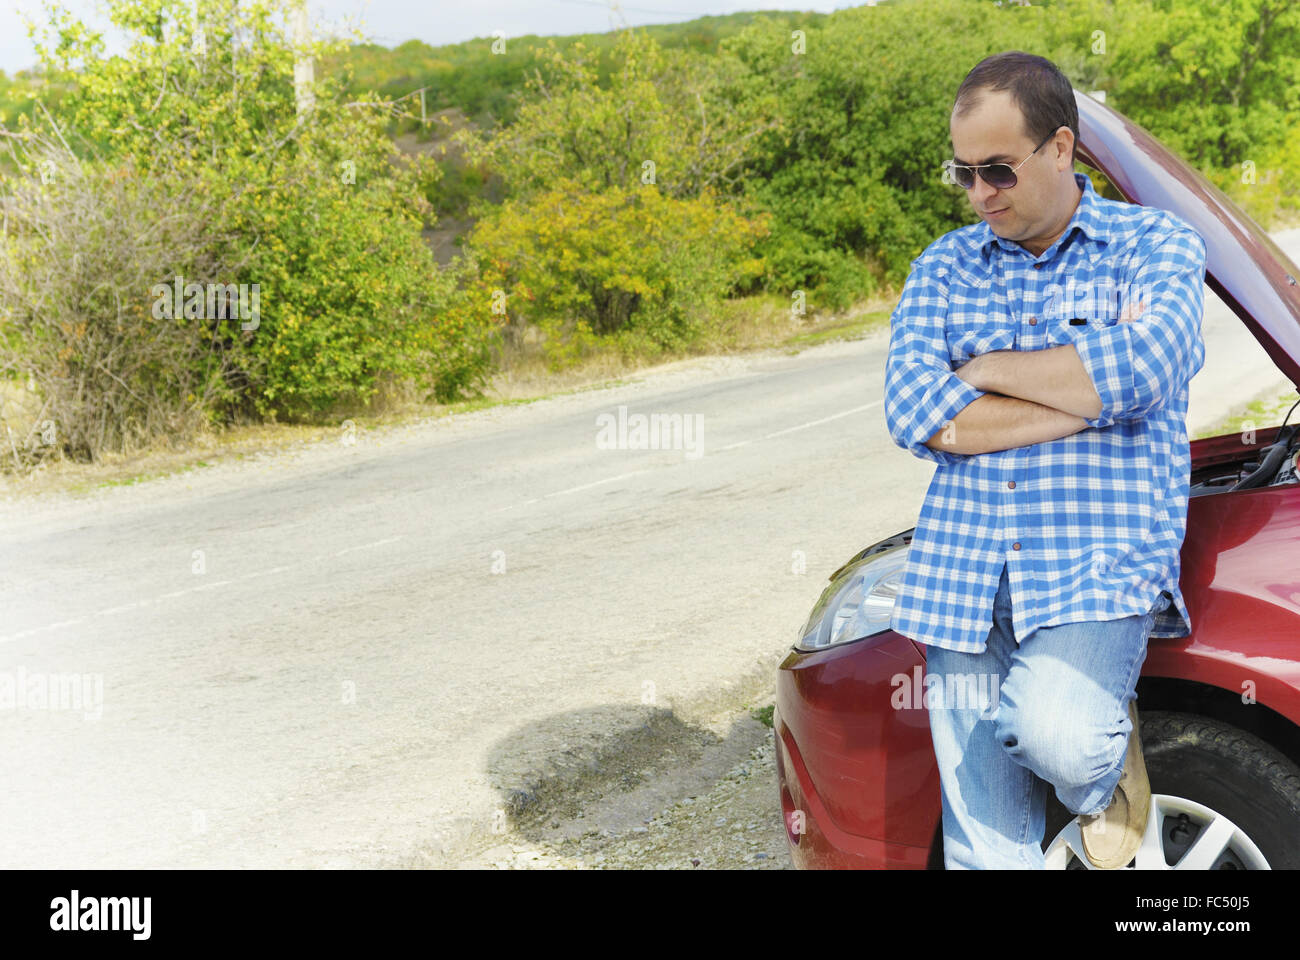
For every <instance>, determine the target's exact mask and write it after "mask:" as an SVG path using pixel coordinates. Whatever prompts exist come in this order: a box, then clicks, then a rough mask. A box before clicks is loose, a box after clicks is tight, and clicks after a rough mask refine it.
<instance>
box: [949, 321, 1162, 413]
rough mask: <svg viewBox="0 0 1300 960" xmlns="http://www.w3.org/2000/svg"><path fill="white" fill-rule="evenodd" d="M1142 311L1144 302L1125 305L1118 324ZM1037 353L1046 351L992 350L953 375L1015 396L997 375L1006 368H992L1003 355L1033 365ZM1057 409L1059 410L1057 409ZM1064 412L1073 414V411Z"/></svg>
mask: <svg viewBox="0 0 1300 960" xmlns="http://www.w3.org/2000/svg"><path fill="white" fill-rule="evenodd" d="M1144 310H1146V303H1145V302H1144V301H1139V302H1138V303H1136V304H1133V303H1126V304H1124V309H1123V310H1122V311H1120V316H1119V322H1120V323H1128V322H1129V321H1132V320H1136V319H1137V318H1138V317H1140V316H1141V315H1142V313H1143V311H1144ZM1065 346H1069V344H1065ZM1052 349H1059V348H1048V350H1052ZM1039 352H1047V351H1036V350H993V351H991V352H989V353H984V354H980V355H979V356H975V357H971V358H970V360H968V361H967V362H966V363H964V364H962V365H961V366H960V367H957V368H956V369H955V370H954V371H953V373H955V374H956V375H957V376H958V377H959V378H960V379H962V380H965V381H966V382H967V383H969V384H970V385H971V386H972V387H974V388H975V389H976V390H983V391H984V392H986V393H995V394H1001V395H1004V396H1016V395H1017V394H1007V393H1004V390H1005V389H1007V388H1006V386H1005V385H1004V383H1003V380H1002V378H1001V377H999V376H998V375H997V374H998V373H999V372H1000V373H1001V374H1002V376H1005V375H1006V372H1007V371H1006V368H1005V367H1003V368H1002V369H1001V370H1000V371H999V370H995V369H994V368H995V367H996V366H997V365H998V364H999V363H1000V361H1001V358H1002V356H1003V355H1005V354H1014V355H1015V356H1016V362H1017V363H1033V362H1034V360H1033V357H1034V354H1036V353H1039ZM1075 364H1078V360H1077V358H1076V359H1075V361H1074V364H1072V365H1071V369H1073V366H1074V365H1075ZM1026 399H1028V398H1026ZM1032 399H1033V400H1034V402H1036V403H1041V404H1043V405H1044V406H1054V404H1050V403H1046V402H1045V401H1044V400H1043V399H1042V398H1040V397H1034V398H1032ZM1057 409H1060V408H1059V407H1058V408H1057ZM1066 412H1067V413H1075V411H1073V410H1070V411H1066ZM1076 415H1077V414H1076Z"/></svg>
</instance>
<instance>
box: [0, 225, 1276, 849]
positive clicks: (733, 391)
mask: <svg viewBox="0 0 1300 960" xmlns="http://www.w3.org/2000/svg"><path fill="white" fill-rule="evenodd" d="M1297 238H1300V234H1297V232H1294V231H1293V232H1292V237H1291V238H1290V242H1291V243H1292V245H1293V247H1294V245H1295V240H1296V239H1297ZM1213 311H1214V308H1213V307H1211V310H1210V311H1209V312H1207V317H1206V327H1205V331H1206V339H1207V354H1210V359H1209V360H1207V367H1206V370H1205V371H1204V372H1203V374H1202V375H1201V376H1198V377H1197V378H1196V380H1194V381H1193V397H1194V399H1193V412H1194V416H1192V417H1189V421H1191V423H1190V425H1191V426H1192V427H1193V429H1194V427H1195V421H1196V418H1197V417H1199V418H1201V419H1202V420H1204V419H1209V418H1212V417H1214V416H1218V415H1219V414H1220V413H1223V412H1227V411H1228V410H1229V409H1230V408H1231V407H1232V406H1233V405H1235V404H1236V403H1240V402H1243V401H1244V400H1246V399H1249V398H1250V397H1252V396H1254V395H1255V394H1257V393H1259V392H1261V390H1263V389H1264V388H1265V387H1268V386H1270V385H1274V386H1275V385H1276V384H1278V383H1279V382H1280V381H1281V380H1282V378H1281V376H1280V374H1278V373H1277V371H1276V369H1275V368H1273V367H1272V365H1271V364H1270V363H1269V362H1268V361H1267V358H1266V357H1264V355H1263V353H1262V351H1260V350H1259V349H1258V347H1257V346H1256V345H1255V344H1254V341H1253V340H1250V339H1249V338H1245V339H1243V338H1242V336H1241V331H1240V327H1239V324H1237V323H1236V321H1235V319H1233V318H1228V317H1216V315H1215V314H1214V312H1213ZM1234 329H1235V330H1236V333H1235V334H1234ZM1211 344H1213V351H1211V350H1210V349H1209V347H1210V345H1211ZM886 345H887V334H886V333H883V332H882V333H879V334H877V335H875V336H874V337H872V338H869V339H867V340H863V341H856V342H852V343H840V344H829V345H825V346H822V347H817V348H814V349H811V350H808V351H805V352H804V353H802V354H799V355H798V356H786V355H784V354H779V353H774V354H764V355H754V356H750V357H746V358H730V359H719V360H711V361H698V362H693V363H688V364H681V365H675V366H674V367H672V368H669V369H667V370H664V371H660V372H657V373H653V374H650V375H647V376H646V377H645V378H643V379H642V380H640V381H638V382H634V383H631V384H628V385H624V386H619V387H615V388H611V389H607V390H599V391H589V392H584V393H578V394H573V395H569V396H565V397H558V398H554V399H551V400H548V401H543V402H539V403H535V404H531V405H527V406H521V407H509V408H500V409H494V410H487V411H480V412H478V413H475V414H469V415H464V416H459V417H456V418H454V419H452V420H449V421H446V420H445V421H440V422H435V423H429V424H425V425H413V426H409V427H403V428H394V429H390V430H386V431H375V432H362V433H360V434H357V435H355V442H348V441H349V439H351V438H352V435H350V434H347V433H341V434H340V436H339V438H338V441H337V442H331V443H326V444H320V445H318V446H316V447H313V448H311V449H307V450H303V451H301V452H300V453H298V454H296V455H293V456H288V455H286V456H277V457H272V458H269V459H267V460H265V461H260V462H244V463H227V464H220V465H218V466H215V467H212V468H210V469H206V470H202V471H199V472H197V473H190V474H183V475H179V476H174V477H170V478H166V479H163V480H158V481H152V482H149V483H144V484H140V485H137V486H133V487H125V488H112V489H107V490H103V491H101V492H99V493H97V494H96V495H94V496H92V497H88V498H81V499H72V498H67V497H59V498H53V499H50V498H46V499H42V500H38V501H29V500H25V499H18V500H11V501H10V502H8V503H6V504H4V505H3V506H0V530H2V531H3V533H2V534H0V781H2V782H3V783H4V784H5V789H4V790H3V791H0V822H3V823H4V824H5V826H6V829H5V830H4V831H3V835H2V836H0V863H2V864H4V865H5V866H8V867H43V868H57V869H64V868H73V867H83V868H95V867H122V868H133V867H164V868H166V867H227V866H249V867H278V866H288V867H325V866H340V867H341V866H346V867H369V866H399V865H403V866H409V865H430V866H442V865H453V864H457V863H461V862H464V861H465V860H466V859H467V857H468V856H469V854H470V852H471V851H475V850H482V849H486V848H487V847H490V846H492V845H493V844H494V843H497V842H499V840H500V830H501V828H502V826H503V825H504V822H505V813H504V811H506V810H507V809H514V808H516V807H521V806H523V807H526V806H527V804H528V802H530V801H541V800H545V799H546V798H548V797H550V798H551V799H554V798H555V797H556V796H558V795H560V794H561V793H562V792H563V789H564V785H565V784H567V783H570V782H577V779H579V778H582V777H598V776H602V775H605V774H608V773H610V772H611V771H616V768H617V764H616V763H615V762H614V760H613V759H612V758H613V757H615V756H617V755H619V753H620V751H621V752H624V753H627V752H631V753H635V752H636V751H637V750H640V751H641V752H642V757H641V758H640V759H638V762H640V760H641V759H644V757H646V756H649V755H650V754H652V753H653V752H654V751H655V749H656V745H657V744H659V743H660V742H664V741H666V740H668V739H671V738H673V737H674V736H676V735H677V734H679V733H681V732H683V731H685V732H688V733H689V732H698V731H700V730H704V729H706V728H707V727H708V726H709V725H710V724H711V723H716V722H718V719H719V718H722V717H726V716H728V715H731V714H733V713H734V711H735V710H736V709H737V708H738V707H740V706H742V705H743V704H745V703H748V702H752V701H753V700H755V699H759V698H761V697H762V696H763V695H764V693H765V692H767V691H769V690H770V688H771V685H772V677H773V670H774V667H775V665H776V663H778V662H779V660H780V659H781V658H782V657H783V656H784V654H785V652H786V651H787V650H788V649H789V646H790V644H791V642H792V641H793V640H794V639H795V636H796V632H797V630H798V628H799V627H800V626H801V625H802V622H803V618H804V617H805V616H806V614H807V611H808V608H809V607H810V605H811V604H812V602H813V601H814V600H815V599H816V597H817V595H818V594H819V593H820V591H821V588H822V586H823V585H824V582H825V578H826V576H827V574H829V573H830V572H831V571H832V570H834V569H835V568H836V567H838V566H839V565H840V564H841V563H842V562H843V561H844V560H846V559H847V558H848V557H849V556H850V555H852V554H853V553H854V552H856V551H857V550H859V549H861V548H862V547H863V546H866V545H867V544H869V543H872V542H874V541H876V540H878V539H880V538H882V537H885V536H888V535H890V534H893V533H895V532H897V531H899V530H902V529H906V528H907V527H910V526H912V525H913V523H914V522H915V517H916V514H917V511H918V509H919V507H920V503H921V498H922V496H923V494H924V491H925V487H926V483H927V481H928V479H929V477H930V474H931V471H932V469H933V468H932V465H931V464H929V463H927V462H923V461H920V460H917V459H915V458H912V457H910V456H908V455H907V454H905V453H904V452H903V451H901V450H899V449H898V448H897V447H896V446H894V444H893V443H892V441H891V440H890V438H889V435H888V433H887V431H886V429H885V425H884V419H883V412H882V390H883V384H882V378H883V369H884V351H885V348H886ZM1251 348H1254V350H1255V354H1252V352H1251ZM1261 358H1262V359H1261ZM1261 365H1262V370H1261ZM1220 369H1221V371H1222V372H1216V370H1220ZM1270 371H1271V372H1270ZM620 405H622V406H624V407H625V408H626V413H627V414H628V415H635V414H661V415H672V414H681V415H682V416H683V417H685V418H692V419H691V420H690V421H689V422H691V423H692V424H698V427H699V432H698V434H696V435H694V436H693V437H691V439H693V440H696V439H697V440H698V441H699V445H698V446H697V447H694V448H690V449H688V448H686V446H687V445H686V444H683V445H682V448H678V449H627V448H621V449H620V448H618V446H617V445H615V447H614V448H612V449H609V448H606V447H607V446H608V445H607V444H605V443H604V442H603V441H604V440H606V439H608V438H609V437H608V435H607V433H608V431H607V432H606V433H602V428H601V422H600V420H599V418H600V416H601V415H608V416H610V417H612V418H613V420H614V424H615V428H617V422H618V417H619V408H620ZM696 418H698V419H696ZM684 422H685V421H684ZM615 433H616V429H615ZM679 436H680V435H679ZM60 681H64V682H70V681H75V682H76V687H77V691H78V693H84V694H86V697H85V698H84V699H81V700H75V701H69V702H67V703H66V704H64V705H60V704H58V703H57V694H58V692H59V691H58V689H57V688H58V685H59V682H60ZM51 687H53V688H54V689H55V694H56V697H55V701H56V702H55V703H53V704H51V703H49V702H44V703H43V702H42V701H41V695H42V693H43V692H45V693H48V691H49V690H50V689H51ZM70 689H71V688H68V689H67V690H65V691H64V692H70ZM6 697H7V698H8V699H6ZM611 744H613V745H615V749H614V750H613V751H612V752H609V751H607V752H605V753H602V751H603V750H606V748H608V747H609V746H610V745H611ZM557 785H558V786H557ZM548 791H549V793H548ZM773 798H775V793H774V792H773ZM773 802H774V803H775V799H774V800H773Z"/></svg>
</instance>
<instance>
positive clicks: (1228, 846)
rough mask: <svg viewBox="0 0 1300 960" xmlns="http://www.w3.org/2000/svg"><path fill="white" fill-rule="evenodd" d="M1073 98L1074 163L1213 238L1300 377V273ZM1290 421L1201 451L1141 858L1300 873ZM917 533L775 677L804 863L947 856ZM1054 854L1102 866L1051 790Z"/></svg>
mask: <svg viewBox="0 0 1300 960" xmlns="http://www.w3.org/2000/svg"><path fill="white" fill-rule="evenodd" d="M1075 96H1076V99H1077V101H1078V105H1079V156H1080V159H1081V160H1082V161H1083V162H1084V163H1086V164H1087V165H1089V166H1091V167H1094V168H1096V169H1097V170H1100V171H1101V172H1102V173H1103V174H1105V175H1106V177H1107V178H1109V180H1110V181H1111V183H1112V184H1113V185H1114V186H1115V187H1116V188H1117V189H1118V190H1119V191H1120V193H1121V194H1123V196H1124V199H1126V200H1128V201H1129V202H1131V203H1139V204H1146V205H1153V206H1157V207H1161V208H1163V209H1165V210H1169V211H1171V212H1173V213H1176V214H1177V215H1178V216H1180V217H1182V218H1183V219H1184V220H1186V221H1187V222H1188V223H1190V224H1191V225H1192V226H1194V227H1195V228H1196V229H1197V230H1198V231H1199V232H1200V234H1201V236H1203V237H1204V238H1205V241H1206V245H1207V253H1208V260H1207V266H1206V282H1207V283H1208V284H1209V286H1210V288H1211V289H1212V290H1213V291H1214V292H1215V293H1217V294H1218V295H1219V296H1220V298H1221V299H1222V300H1223V301H1224V302H1225V303H1226V304H1227V305H1228V306H1229V307H1230V308H1231V309H1232V310H1233V312H1235V313H1236V314H1237V316H1239V317H1240V318H1241V320H1242V321H1244V322H1245V324H1246V326H1247V327H1248V328H1249V329H1250V331H1251V333H1252V334H1254V336H1255V337H1256V339H1258V341H1259V343H1260V344H1261V345H1262V346H1263V348H1264V349H1265V351H1267V353H1268V355H1269V357H1271V358H1272V360H1273V361H1274V363H1276V364H1277V366H1278V368H1279V369H1280V370H1281V371H1282V372H1283V374H1285V375H1286V376H1287V377H1288V378H1289V379H1290V380H1291V381H1292V382H1293V383H1295V384H1297V385H1300V286H1297V278H1300V271H1298V270H1297V269H1296V267H1295V266H1294V265H1293V264H1292V263H1291V261H1290V260H1288V259H1287V257H1286V256H1285V255H1284V254H1283V253H1282V251H1281V250H1279V249H1278V247H1277V245H1276V244H1275V243H1274V242H1273V241H1272V240H1271V239H1270V238H1269V237H1268V236H1267V234H1265V233H1264V232H1263V230H1261V229H1260V227H1259V226H1258V225H1257V224H1256V223H1255V222H1254V221H1252V220H1251V219H1250V218H1249V217H1247V216H1246V215H1245V214H1244V213H1242V211H1241V210H1240V209H1239V208H1238V207H1236V206H1235V205H1234V204H1233V203H1232V202H1231V201H1230V200H1229V199H1228V198H1227V197H1226V196H1225V195H1224V194H1223V193H1222V192H1221V191H1220V190H1218V189H1217V188H1216V187H1214V186H1213V185H1211V184H1210V183H1209V182H1208V181H1207V180H1206V179H1205V178H1204V177H1203V176H1201V175H1200V174H1199V173H1197V172H1196V171H1194V170H1192V169H1191V168H1189V167H1188V166H1187V165H1186V164H1185V163H1184V162H1182V161H1181V160H1179V159H1178V158H1177V157H1176V156H1174V155H1173V154H1172V153H1170V152H1169V151H1168V150H1167V149H1166V148H1164V147H1163V146H1162V145H1161V144H1160V143H1159V142H1158V141H1156V140H1155V139H1154V138H1153V137H1152V136H1151V135H1150V134H1149V133H1147V132H1146V131H1145V130H1143V129H1142V128H1141V127H1139V126H1137V125H1136V124H1133V123H1131V122H1129V121H1128V120H1126V119H1125V118H1124V117H1122V116H1121V115H1120V114H1118V113H1116V112H1115V111H1114V110H1111V109H1110V108H1108V107H1106V106H1104V105H1102V104H1101V103H1098V102H1097V101H1095V100H1093V99H1091V98H1090V97H1087V96H1085V95H1083V94H1081V93H1078V92H1077V91H1076V94H1075ZM1297 426H1298V425H1297V424H1291V423H1285V424H1284V425H1283V426H1282V427H1280V428H1279V427H1270V428H1267V429H1263V430H1259V431H1258V432H1257V433H1256V434H1255V435H1254V436H1253V437H1251V436H1248V435H1245V436H1244V435H1242V434H1237V433H1234V434H1231V435H1227V436H1220V437H1213V438H1208V439H1203V440H1197V441H1194V442H1192V444H1191V457H1192V473H1191V489H1190V498H1189V500H1188V512H1187V534H1186V537H1185V539H1184V542H1183V548H1182V565H1181V579H1180V585H1181V587H1182V591H1183V596H1184V597H1185V599H1186V601H1187V606H1188V609H1189V611H1190V613H1191V615H1192V627H1193V630H1192V634H1191V635H1190V636H1188V637H1183V638H1180V639H1175V640H1170V639H1152V640H1150V641H1148V648H1147V657H1146V661H1145V663H1144V665H1143V668H1142V675H1141V677H1140V679H1139V681H1138V685H1137V692H1138V703H1139V705H1140V720H1141V736H1142V745H1143V753H1144V756H1145V759H1146V766H1147V772H1148V776H1149V777H1150V781H1151V794H1152V803H1151V817H1150V821H1149V823H1148V826H1147V832H1146V837H1145V839H1144V842H1143V847H1142V850H1141V851H1139V853H1138V855H1137V857H1136V858H1135V861H1134V864H1133V866H1134V868H1136V869H1222V870H1234V869H1235V870H1241V869H1249V870H1256V869H1287V868H1290V869H1294V868H1300V480H1298V479H1297V474H1298V473H1300V468H1298V465H1297V459H1300V435H1298V434H1300V430H1298V429H1297ZM1252 440H1253V441H1254V442H1252ZM910 541H911V531H910V530H909V531H904V532H902V533H899V534H896V535H894V536H892V537H890V538H889V539H887V540H882V541H881V542H880V543H876V544H873V545H872V546H869V547H867V548H866V549H865V550H863V551H862V552H861V553H859V554H858V555H857V556H855V557H853V559H851V560H850V561H849V562H848V563H846V564H845V565H844V566H842V567H841V568H840V569H839V570H836V571H835V573H833V574H831V577H830V585H829V586H828V587H827V588H826V590H825V591H824V592H823V593H822V596H821V598H820V599H819V600H818V602H817V604H816V606H815V607H814V608H813V611H812V613H811V615H810V616H809V618H808V623H807V625H806V626H805V627H804V630H803V636H802V638H801V639H800V640H799V642H798V643H797V644H796V645H795V646H794V649H793V650H792V651H791V652H790V654H789V655H788V656H787V657H786V658H785V660H784V661H783V662H782V664H781V665H780V667H779V669H778V671H777V688H776V708H775V711H774V714H773V728H774V735H775V741H776V760H777V771H778V779H779V783H780V792H781V808H782V811H783V812H784V815H785V824H786V838H787V840H788V842H789V848H790V855H791V857H792V859H793V861H794V863H795V865H796V866H798V867H812V868H845V867H858V868H889V869H897V868H912V869H921V868H932V869H942V868H943V840H942V830H941V826H942V824H941V812H940V811H941V806H940V791H939V773H938V770H937V768H936V766H935V760H934V750H933V746H932V743H931V740H930V727H929V718H928V714H927V713H926V711H925V709H924V701H923V699H922V695H923V692H924V691H923V689H922V687H921V680H922V676H923V674H924V669H925V668H924V664H925V647H924V645H922V644H918V643H915V642H913V641H912V640H910V639H908V638H907V637H903V636H900V635H899V634H897V633H895V632H894V631H892V630H891V629H890V628H889V622H890V614H891V611H892V608H893V598H894V596H895V594H896V591H897V587H898V583H899V578H900V575H901V572H902V567H903V562H904V560H905V557H906V552H907V550H908V544H909V542H910ZM909 697H910V698H912V699H911V700H910V701H906V700H904V701H903V703H901V704H900V703H899V700H900V698H909ZM900 705H910V706H914V707H917V708H918V709H898V708H897V707H898V706H900ZM1043 849H1044V852H1045V854H1046V856H1047V862H1048V867H1049V868H1054V869H1092V866H1091V864H1090V863H1089V862H1088V860H1087V858H1086V857H1084V856H1083V855H1082V849H1081V847H1080V846H1079V829H1078V824H1077V821H1076V820H1075V818H1074V815H1073V814H1071V813H1070V812H1069V811H1067V810H1066V809H1065V807H1063V806H1062V805H1061V804H1060V802H1059V801H1058V800H1057V799H1056V796H1055V794H1054V793H1052V792H1051V791H1049V793H1048V806H1047V824H1046V829H1045V831H1044V836H1043Z"/></svg>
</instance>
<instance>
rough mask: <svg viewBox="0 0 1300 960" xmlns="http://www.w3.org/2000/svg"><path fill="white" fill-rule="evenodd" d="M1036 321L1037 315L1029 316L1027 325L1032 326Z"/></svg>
mask: <svg viewBox="0 0 1300 960" xmlns="http://www.w3.org/2000/svg"><path fill="white" fill-rule="evenodd" d="M1037 322H1038V318H1037V317H1030V318H1029V325H1030V326H1031V327H1032V326H1033V325H1034V324H1036V323H1037Z"/></svg>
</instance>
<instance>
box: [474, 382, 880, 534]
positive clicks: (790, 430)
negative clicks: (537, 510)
mask: <svg viewBox="0 0 1300 960" xmlns="http://www.w3.org/2000/svg"><path fill="white" fill-rule="evenodd" d="M884 402H885V401H884V400H883V399H881V400H873V401H872V402H871V403H864V404H863V405H862V406H860V407H854V408H853V409H852V410H841V411H840V412H839V413H832V414H831V415H830V416H829V417H822V418H821V419H820V420H809V421H808V422H807V423H800V424H797V425H796V426H793V427H786V428H785V429H784V430H776V431H774V432H772V433H769V434H765V435H764V436H761V437H758V438H757V440H755V439H749V440H739V441H737V442H736V443H729V444H727V445H726V446H724V447H718V448H717V449H715V450H714V451H713V452H714V453H721V452H722V451H724V450H735V449H737V448H739V447H745V446H748V445H749V444H751V443H756V442H758V441H761V440H771V439H772V438H773V437H781V436H784V435H785V434H787V433H794V432H795V431H797V430H807V429H808V428H809V427H817V426H820V425H821V424H823V423H830V422H831V421H832V420H839V419H840V418H841V417H851V416H853V414H855V413H861V412H862V411H863V410H870V409H871V408H872V407H878V406H880V405H881V404H882V403H884ZM651 469H652V468H651V467H645V468H643V469H641V470H632V471H630V472H628V473H620V474H618V475H617V476H613V477H606V478H605V479H603V480H595V481H593V482H591V483H584V484H582V486H579V487H569V489H567V490H557V491H556V492H555V493H548V494H546V495H545V496H542V497H534V498H533V499H531V500H524V501H522V502H521V503H512V504H510V505H509V506H508V507H498V508H497V509H496V510H489V511H488V512H487V513H485V514H484V516H486V517H490V516H492V515H493V514H496V513H505V511H507V510H514V509H516V508H518V507H526V506H528V505H529V504H530V503H539V502H540V501H542V500H545V499H546V498H547V497H560V496H563V495H564V494H566V493H577V492H578V491H579V490H589V489H591V488H592V487H599V486H600V485H601V484H604V483H613V482H614V481H615V480H622V479H624V478H625V477H634V476H636V475H637V474H638V473H647V472H649V471H650V470H651Z"/></svg>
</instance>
